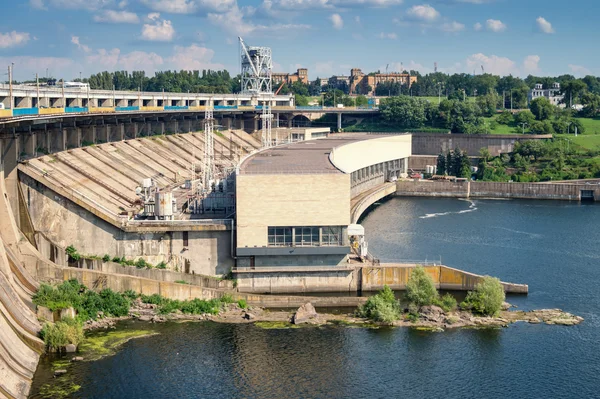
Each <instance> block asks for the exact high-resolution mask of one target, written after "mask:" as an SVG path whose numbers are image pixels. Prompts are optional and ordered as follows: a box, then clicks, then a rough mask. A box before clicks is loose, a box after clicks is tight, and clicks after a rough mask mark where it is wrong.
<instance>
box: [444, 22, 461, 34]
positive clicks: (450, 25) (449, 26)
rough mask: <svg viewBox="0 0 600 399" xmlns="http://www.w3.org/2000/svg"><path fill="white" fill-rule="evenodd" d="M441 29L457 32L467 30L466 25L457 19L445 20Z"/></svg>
mask: <svg viewBox="0 0 600 399" xmlns="http://www.w3.org/2000/svg"><path fill="white" fill-rule="evenodd" d="M440 29H441V30H443V31H444V32H449V33H456V32H462V31H463V30H465V25H464V24H461V23H459V22H456V21H452V22H445V23H443V24H442V26H441V27H440Z"/></svg>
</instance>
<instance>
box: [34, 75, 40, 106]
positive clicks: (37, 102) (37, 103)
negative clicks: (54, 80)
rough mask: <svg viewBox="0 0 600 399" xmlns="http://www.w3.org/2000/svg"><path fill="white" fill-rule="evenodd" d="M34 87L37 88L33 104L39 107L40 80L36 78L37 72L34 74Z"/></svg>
mask: <svg viewBox="0 0 600 399" xmlns="http://www.w3.org/2000/svg"><path fill="white" fill-rule="evenodd" d="M35 87H36V89H37V100H36V103H35V106H36V107H37V108H39V107H40V80H39V79H38V74H37V73H36V74H35Z"/></svg>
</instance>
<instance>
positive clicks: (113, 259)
mask: <svg viewBox="0 0 600 399" xmlns="http://www.w3.org/2000/svg"><path fill="white" fill-rule="evenodd" d="M112 261H113V262H115V263H121V258H119V257H118V256H115V257H114V258H112Z"/></svg>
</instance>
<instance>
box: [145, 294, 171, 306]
mask: <svg viewBox="0 0 600 399" xmlns="http://www.w3.org/2000/svg"><path fill="white" fill-rule="evenodd" d="M140 298H141V299H142V302H143V303H149V304H152V305H161V304H162V303H163V302H164V301H165V298H163V297H162V296H160V295H158V294H152V295H144V294H142V295H141V296H140Z"/></svg>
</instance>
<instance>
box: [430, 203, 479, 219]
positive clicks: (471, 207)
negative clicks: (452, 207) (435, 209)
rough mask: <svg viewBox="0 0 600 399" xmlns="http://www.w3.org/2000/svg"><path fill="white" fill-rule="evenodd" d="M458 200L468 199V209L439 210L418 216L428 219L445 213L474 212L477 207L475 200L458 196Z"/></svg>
mask: <svg viewBox="0 0 600 399" xmlns="http://www.w3.org/2000/svg"><path fill="white" fill-rule="evenodd" d="M458 200H459V201H468V202H469V204H470V205H469V209H463V210H462V211H458V212H440V213H428V214H426V215H425V216H419V219H429V218H435V217H438V216H446V215H453V214H455V215H460V214H462V213H469V212H475V211H476V210H477V209H478V208H477V205H476V204H475V201H472V200H470V199H466V198H459V199H458Z"/></svg>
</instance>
